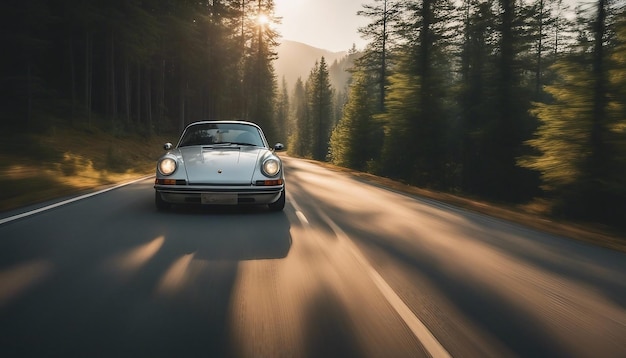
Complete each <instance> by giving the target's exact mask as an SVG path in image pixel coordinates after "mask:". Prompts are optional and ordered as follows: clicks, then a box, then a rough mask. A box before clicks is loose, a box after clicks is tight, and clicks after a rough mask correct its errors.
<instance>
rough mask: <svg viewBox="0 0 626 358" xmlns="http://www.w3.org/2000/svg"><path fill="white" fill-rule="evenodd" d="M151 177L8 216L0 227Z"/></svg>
mask: <svg viewBox="0 0 626 358" xmlns="http://www.w3.org/2000/svg"><path fill="white" fill-rule="evenodd" d="M151 177H154V175H147V176H145V177H142V178H139V179H135V180H131V181H129V182H124V183H122V184H117V185H114V186H112V187H110V188H106V189H102V190H98V191H95V192H93V193H88V194H84V195H80V196H77V197H75V198H72V199H67V200H63V201H60V202H58V203H54V204H50V205H47V206H44V207H42V208H38V209H35V210H31V211H27V212H25V213H21V214H17V215H13V216H9V217H7V218H4V219H0V225H4V224H6V223H9V222H11V221H15V220H19V219H23V218H25V217H29V216H32V215H35V214H39V213H42V212H44V211H47V210H51V209H54V208H58V207H59V206H63V205H67V204H70V203H73V202H75V201H79V200H83V199H87V198H90V197H92V196H96V195H99V194H102V193H106V192H108V191H111V190H115V189H119V188H121V187H124V186H127V185H131V184H135V183H138V182H140V181H144V180H147V179H150V178H151Z"/></svg>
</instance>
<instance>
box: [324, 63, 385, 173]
mask: <svg viewBox="0 0 626 358" xmlns="http://www.w3.org/2000/svg"><path fill="white" fill-rule="evenodd" d="M368 82H369V81H368V80H367V75H366V74H364V73H363V72H357V73H355V74H354V78H353V82H352V86H351V87H350V94H349V99H348V102H347V103H346V106H345V109H344V112H343V117H342V118H341V120H340V121H339V123H338V124H337V126H336V127H335V129H334V130H333V132H332V135H331V138H330V159H331V161H332V163H333V164H336V165H340V166H345V167H348V168H353V169H357V170H361V171H367V170H369V169H371V168H370V166H371V165H372V163H374V160H375V159H377V157H378V155H379V151H380V147H381V144H382V133H381V132H380V131H376V128H377V126H376V124H375V123H374V105H373V103H372V96H371V93H370V86H369V83H368Z"/></svg>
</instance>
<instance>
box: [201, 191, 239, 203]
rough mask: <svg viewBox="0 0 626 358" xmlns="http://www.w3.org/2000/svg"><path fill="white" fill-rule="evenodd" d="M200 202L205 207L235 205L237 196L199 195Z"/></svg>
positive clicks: (227, 194) (224, 194) (222, 194)
mask: <svg viewBox="0 0 626 358" xmlns="http://www.w3.org/2000/svg"><path fill="white" fill-rule="evenodd" d="M200 202H201V203H202V204H206V205H237V194H230V193H220V194H213V193H211V194H207V193H202V194H200Z"/></svg>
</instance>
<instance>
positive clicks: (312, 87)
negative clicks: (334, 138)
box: [306, 57, 335, 160]
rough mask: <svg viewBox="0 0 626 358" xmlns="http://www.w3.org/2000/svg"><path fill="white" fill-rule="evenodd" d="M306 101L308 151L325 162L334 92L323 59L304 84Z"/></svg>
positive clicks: (330, 128)
mask: <svg viewBox="0 0 626 358" xmlns="http://www.w3.org/2000/svg"><path fill="white" fill-rule="evenodd" d="M306 95H307V100H308V113H309V117H308V119H309V121H308V124H309V126H310V128H311V133H310V134H311V136H312V140H311V144H312V147H311V148H310V151H311V152H312V153H313V158H314V159H317V160H326V159H327V158H326V157H327V155H328V143H329V140H330V133H331V130H332V127H333V126H334V124H335V121H334V118H333V116H332V114H333V97H334V91H333V89H332V87H331V85H330V75H329V72H328V65H327V64H326V60H325V59H324V57H322V58H321V59H320V61H319V62H318V63H316V64H315V68H313V69H312V70H311V74H310V75H309V79H308V80H307V82H306Z"/></svg>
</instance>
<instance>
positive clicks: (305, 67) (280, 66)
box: [274, 40, 348, 92]
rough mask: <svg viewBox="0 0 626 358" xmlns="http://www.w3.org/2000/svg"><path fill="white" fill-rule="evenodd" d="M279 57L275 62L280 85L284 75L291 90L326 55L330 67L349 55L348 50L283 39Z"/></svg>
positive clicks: (278, 50)
mask: <svg viewBox="0 0 626 358" xmlns="http://www.w3.org/2000/svg"><path fill="white" fill-rule="evenodd" d="M277 52H278V59H277V60H276V61H275V62H274V68H275V70H276V76H277V79H278V86H279V87H280V86H281V85H282V81H283V76H284V77H285V80H286V81H287V85H288V86H289V91H290V92H291V91H293V87H294V85H295V83H296V81H297V80H298V77H300V78H302V81H303V82H304V81H306V80H307V78H308V77H309V74H310V73H311V70H312V69H313V67H315V62H316V61H317V62H319V60H320V59H321V58H322V56H323V57H324V59H325V60H326V63H327V64H328V67H330V66H331V65H332V64H333V62H335V60H337V61H340V60H341V59H343V58H344V57H346V56H347V55H348V52H347V51H342V52H331V51H328V50H323V49H319V48H316V47H312V46H309V45H306V44H303V43H301V42H296V41H289V40H283V41H282V43H281V44H280V46H278V49H277Z"/></svg>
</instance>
